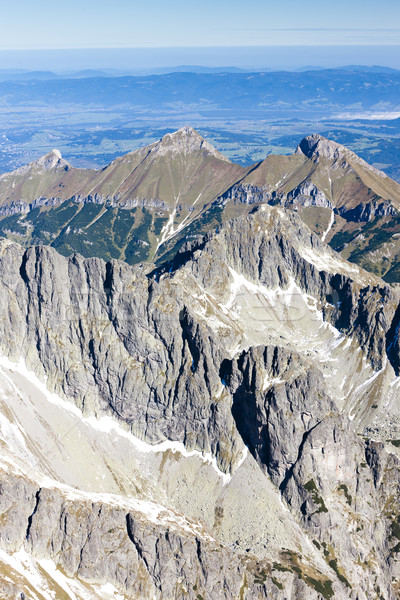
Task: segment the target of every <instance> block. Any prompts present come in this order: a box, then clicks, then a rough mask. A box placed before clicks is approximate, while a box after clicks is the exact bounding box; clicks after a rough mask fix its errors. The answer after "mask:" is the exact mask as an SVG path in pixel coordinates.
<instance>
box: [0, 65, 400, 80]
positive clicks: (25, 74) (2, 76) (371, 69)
mask: <svg viewBox="0 0 400 600" xmlns="http://www.w3.org/2000/svg"><path fill="white" fill-rule="evenodd" d="M325 70H327V68H326V67H319V66H306V67H299V68H296V69H271V68H269V67H264V68H262V69H260V68H258V69H251V68H248V69H244V68H239V67H233V66H221V67H209V66H206V65H176V66H171V67H157V68H156V67H155V68H147V69H138V68H134V69H129V70H128V69H84V70H80V71H62V72H58V71H57V72H56V71H47V70H43V71H42V70H37V71H30V70H27V69H0V81H29V80H43V81H45V80H51V79H85V78H91V77H126V76H143V75H166V74H170V73H209V74H218V73H260V72H262V73H267V72H281V71H287V72H295V73H296V72H297V73H306V72H308V71H325ZM330 70H332V71H350V72H355V73H399V71H398V70H397V69H393V68H391V67H384V66H379V65H372V66H367V65H346V66H343V67H335V68H332V69H330Z"/></svg>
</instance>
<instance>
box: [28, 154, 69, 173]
mask: <svg viewBox="0 0 400 600" xmlns="http://www.w3.org/2000/svg"><path fill="white" fill-rule="evenodd" d="M31 165H32V166H38V167H41V168H43V169H45V170H46V171H48V170H51V169H64V170H68V169H69V168H70V165H69V164H68V163H67V161H66V160H65V159H64V158H63V157H62V156H61V152H60V151H59V150H50V152H48V153H47V154H45V155H44V156H41V157H40V158H39V159H38V160H36V161H34V162H33V163H31Z"/></svg>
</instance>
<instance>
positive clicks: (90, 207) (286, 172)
mask: <svg viewBox="0 0 400 600" xmlns="http://www.w3.org/2000/svg"><path fill="white" fill-rule="evenodd" d="M262 203H269V204H280V205H282V206H284V207H286V208H290V209H293V210H296V211H298V212H299V214H300V216H301V218H302V219H303V221H305V223H307V225H308V226H309V227H310V228H311V229H312V230H313V231H314V232H316V233H317V234H318V235H319V236H320V237H322V238H323V239H324V240H326V241H327V242H328V243H329V244H330V245H331V246H332V248H334V249H335V250H337V251H339V252H341V253H342V255H343V256H344V257H345V258H347V259H348V260H350V261H351V262H355V263H357V264H359V265H361V266H363V267H364V268H365V269H367V270H369V271H371V272H372V273H375V274H376V275H379V276H381V277H383V278H384V279H385V280H386V281H388V282H398V281H400V235H399V234H400V213H399V210H400V185H399V184H397V183H396V182H394V181H393V180H391V179H390V178H389V177H387V176H386V175H385V174H384V173H382V172H381V171H378V170H377V169H375V168H374V167H371V166H370V165H368V164H367V163H366V162H364V161H363V160H362V159H360V158H359V157H358V156H356V155H355V154H354V153H353V152H351V151H349V150H347V149H346V148H345V147H343V146H341V145H339V144H336V143H335V142H331V141H328V140H326V139H324V138H322V137H321V136H318V135H314V136H309V137H307V138H305V139H304V140H303V141H302V142H301V143H300V144H299V146H298V149H297V150H296V152H295V154H293V155H291V156H273V155H271V156H268V157H267V158H266V159H265V160H264V161H263V162H261V163H257V164H255V165H252V166H250V167H247V168H243V167H240V166H239V165H236V164H233V163H232V162H230V161H229V160H228V159H227V158H226V157H224V156H223V155H222V154H221V153H220V152H218V151H217V150H216V149H215V148H213V147H212V146H211V145H210V144H209V143H208V142H207V141H206V140H204V139H203V138H202V137H201V136H200V135H199V134H197V133H196V132H195V131H194V130H193V129H192V128H190V127H185V128H183V129H180V130H179V131H177V132H175V133H172V134H167V135H166V136H164V137H163V138H162V139H161V140H160V141H159V142H156V143H154V144H151V145H150V146H147V147H145V148H142V149H140V150H137V151H135V152H131V153H129V154H127V155H125V156H122V157H120V158H118V159H116V160H115V161H114V162H112V163H111V164H110V165H108V166H107V167H105V168H104V169H101V170H85V169H76V168H73V167H71V166H70V165H69V164H68V163H67V162H66V161H65V160H64V159H63V158H62V157H61V155H60V153H59V152H58V151H57V150H53V151H52V152H50V153H49V154H47V155H46V156H44V157H42V158H40V159H39V160H37V161H36V162H34V163H31V164H30V165H27V166H26V167H22V168H20V169H18V170H17V171H14V172H13V173H9V174H5V175H2V176H1V177H0V219H1V220H0V235H3V236H6V237H8V238H9V239H12V240H13V241H17V242H18V243H20V244H22V245H24V246H29V245H31V244H46V245H51V246H53V247H54V248H56V249H57V251H58V252H60V253H61V254H63V255H65V256H68V255H70V254H73V253H74V252H79V253H80V254H82V255H83V256H85V257H91V256H97V257H100V258H103V259H105V260H109V259H111V258H116V259H121V260H124V261H126V262H127V263H129V264H136V263H139V262H143V261H150V262H156V263H159V264H161V263H162V262H165V261H166V260H168V259H170V258H171V257H172V256H174V254H175V253H176V251H177V250H178V249H179V247H180V246H181V244H182V243H183V242H184V241H186V240H188V239H189V240H190V239H193V238H194V237H196V236H201V235H202V234H204V233H205V232H207V231H209V230H216V229H217V228H218V227H219V226H220V225H221V224H222V223H224V222H225V221H227V220H229V219H230V218H232V217H236V216H239V215H240V214H246V213H248V212H249V211H250V210H251V209H252V208H253V207H254V206H255V205H260V204H262Z"/></svg>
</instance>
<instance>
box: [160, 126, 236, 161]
mask: <svg viewBox="0 0 400 600" xmlns="http://www.w3.org/2000/svg"><path fill="white" fill-rule="evenodd" d="M150 148H151V152H152V153H156V154H158V155H160V156H163V155H165V154H184V155H186V154H190V153H192V152H198V151H199V150H201V151H203V152H206V153H208V154H211V155H213V156H215V157H216V158H218V159H220V160H223V161H225V162H230V161H229V159H228V158H227V157H226V156H224V155H223V154H221V152H218V150H217V149H216V148H214V146H212V145H211V144H210V143H209V142H207V140H205V139H204V138H203V137H202V136H201V135H200V134H199V133H197V131H196V130H195V129H193V127H190V126H189V125H185V127H181V129H178V130H177V131H174V132H173V133H167V134H166V135H164V137H162V138H161V140H159V141H158V142H156V143H155V144H152V145H151V146H150Z"/></svg>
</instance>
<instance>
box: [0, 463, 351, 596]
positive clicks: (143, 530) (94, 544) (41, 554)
mask: <svg viewBox="0 0 400 600" xmlns="http://www.w3.org/2000/svg"><path fill="white" fill-rule="evenodd" d="M16 492H18V493H16ZM27 500H28V501H27ZM0 515H1V519H2V528H1V534H2V535H1V537H0V543H1V545H2V547H3V548H5V549H6V550H7V551H8V552H10V553H12V552H13V551H14V550H17V549H18V550H19V549H20V548H22V547H24V548H25V549H26V550H28V551H29V553H30V554H31V555H32V556H33V557H34V558H35V559H38V560H40V559H42V558H47V559H51V560H53V561H54V563H55V564H56V565H57V566H58V568H59V569H61V570H62V572H64V573H65V574H66V575H67V577H77V578H79V580H81V581H83V582H87V583H95V582H97V583H112V584H113V585H114V586H115V587H116V588H117V589H118V590H120V591H121V592H123V593H125V594H126V595H127V597H129V598H135V599H137V600H153V599H154V598H157V599H159V600H162V599H164V598H168V599H174V600H175V599H176V600H183V599H187V598H189V599H190V600H198V598H199V596H200V597H202V598H221V599H231V598H239V597H240V596H241V595H242V597H245V598H248V600H253V599H254V600H256V599H258V598H275V599H276V600H284V599H285V598H287V592H286V591H284V587H285V589H290V590H291V592H290V593H291V596H290V597H291V598H293V599H294V598H302V599H304V600H317V598H319V595H318V592H317V589H316V588H318V583H320V582H322V584H324V583H325V582H326V580H327V579H326V577H325V576H324V575H323V574H322V573H320V572H318V570H316V569H315V570H314V575H315V577H316V578H317V579H316V580H313V581H310V580H309V578H308V577H307V575H304V576H303V574H302V572H301V570H300V569H299V568H297V571H296V569H291V567H290V562H289V565H288V567H284V566H282V567H280V568H279V565H278V567H276V566H275V565H272V564H271V563H270V562H268V561H259V560H257V558H256V557H255V556H252V555H250V556H241V555H238V554H237V553H235V552H233V551H232V550H231V549H229V548H228V547H226V546H223V545H222V544H220V543H219V542H217V541H216V540H213V539H212V538H211V537H209V536H207V537H202V536H201V535H197V536H193V535H190V533H188V532H187V531H185V529H182V528H181V527H180V526H179V524H178V519H177V525H176V526H174V525H169V526H165V525H163V524H162V519H161V520H160V522H159V523H157V524H154V523H153V522H151V521H150V520H149V519H148V518H147V517H146V515H143V514H141V513H136V512H134V511H131V510H130V511H129V510H127V509H124V508H123V507H119V506H111V505H107V504H105V503H96V502H90V501H89V500H86V501H83V500H72V499H68V498H65V497H64V496H63V493H62V492H61V491H59V490H56V489H51V488H37V487H35V485H34V484H33V483H32V482H29V481H28V480H27V479H23V480H22V479H21V478H19V477H16V476H13V475H9V474H8V475H4V474H3V475H2V478H1V486H0ZM177 517H178V515H177ZM4 531H6V532H7V533H6V534H5V533H4ZM284 560H285V559H284ZM301 566H302V567H303V568H304V566H303V565H302V564H301ZM306 569H307V567H306ZM299 570H300V576H299ZM281 581H282V583H281ZM0 589H1V588H0ZM13 590H16V592H17V593H18V587H17V586H13ZM339 590H340V586H339ZM296 594H300V595H296ZM338 598H343V600H344V598H345V597H344V596H341V595H340V594H339V596H338Z"/></svg>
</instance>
